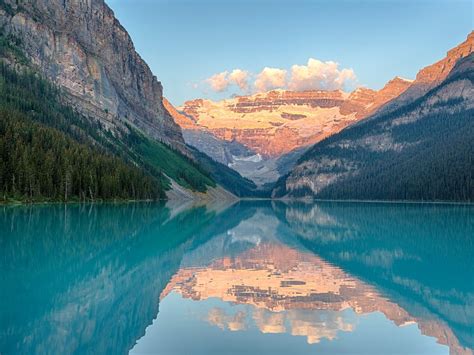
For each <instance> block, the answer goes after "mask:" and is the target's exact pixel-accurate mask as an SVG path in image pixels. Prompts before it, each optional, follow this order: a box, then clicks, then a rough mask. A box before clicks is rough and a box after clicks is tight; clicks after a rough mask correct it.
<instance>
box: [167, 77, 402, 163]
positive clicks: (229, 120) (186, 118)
mask: <svg viewBox="0 0 474 355" xmlns="http://www.w3.org/2000/svg"><path fill="white" fill-rule="evenodd" d="M409 85H410V81H408V80H404V79H401V78H395V79H393V80H391V81H390V82H388V83H387V85H386V86H385V87H384V88H383V89H381V90H380V91H374V90H371V89H366V88H358V89H356V90H355V91H354V92H352V93H345V92H343V91H340V90H336V91H322V90H313V91H304V92H293V91H285V90H274V91H270V92H266V93H259V94H255V95H251V96H240V97H236V98H232V99H228V100H223V101H220V102H213V101H211V100H204V99H197V100H193V101H187V102H185V104H184V105H183V107H180V108H179V111H180V112H178V114H179V115H178V116H177V115H176V114H173V116H174V117H175V120H176V122H177V123H178V124H179V125H180V126H181V128H182V129H183V130H184V131H185V132H186V131H199V132H202V131H204V132H207V133H211V134H212V135H214V136H215V137H217V138H219V139H221V140H224V141H228V142H233V141H236V142H238V143H241V144H242V145H244V146H245V147H247V148H248V149H250V150H251V151H253V152H255V153H258V154H260V155H261V156H262V157H264V158H275V157H278V156H280V155H282V154H285V153H288V152H290V151H292V150H294V149H296V148H300V147H302V146H307V145H310V144H314V143H316V142H318V141H320V140H322V139H324V138H325V137H327V136H330V135H331V134H334V133H335V132H338V131H340V130H341V129H343V128H344V127H346V126H348V125H350V124H352V123H354V122H356V121H358V120H360V119H362V118H364V117H367V115H369V114H370V113H372V112H374V111H375V110H376V109H377V108H378V107H380V106H381V105H382V104H384V103H386V102H387V101H388V100H390V99H392V98H394V97H396V96H398V95H399V94H400V93H401V92H403V91H404V90H405V89H406V88H407V87H408V86H409ZM197 148H198V149H201V150H203V149H206V147H205V146H203V147H201V146H199V145H198V146H197Z"/></svg>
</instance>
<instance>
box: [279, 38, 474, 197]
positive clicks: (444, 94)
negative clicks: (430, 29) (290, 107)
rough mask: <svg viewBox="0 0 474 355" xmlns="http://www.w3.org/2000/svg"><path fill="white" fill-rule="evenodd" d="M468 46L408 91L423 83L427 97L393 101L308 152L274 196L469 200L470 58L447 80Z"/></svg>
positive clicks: (473, 102) (473, 134)
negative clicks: (447, 70)
mask: <svg viewBox="0 0 474 355" xmlns="http://www.w3.org/2000/svg"><path fill="white" fill-rule="evenodd" d="M472 40H473V36H472V33H471V34H470V35H469V37H468V40H467V42H465V43H463V44H461V45H460V46H459V47H457V48H455V49H453V50H451V51H450V52H448V57H447V58H445V59H444V60H443V61H440V62H438V63H437V64H435V65H434V66H431V67H428V68H429V69H426V68H425V69H423V70H422V71H420V73H419V74H418V76H417V80H418V82H415V83H414V84H413V85H412V86H411V89H409V90H411V91H412V93H414V92H415V89H417V90H418V89H420V87H421V86H419V84H418V83H419V82H421V80H422V78H427V79H426V80H427V81H428V82H429V84H426V85H427V86H423V87H422V89H420V90H419V91H418V94H419V93H422V92H424V91H426V90H429V91H427V93H426V94H424V95H423V96H421V97H419V98H417V99H411V100H408V101H407V102H405V103H404V104H403V105H402V104H400V102H401V101H400V100H397V102H396V103H395V107H396V105H398V107H397V108H393V107H392V108H391V109H390V110H387V109H383V110H381V112H379V113H377V114H375V115H373V116H372V117H370V119H367V120H365V121H363V122H360V123H358V124H356V125H353V126H352V127H349V128H347V129H345V130H343V131H342V132H340V133H339V134H336V135H334V136H332V137H330V138H328V139H326V140H324V141H323V142H321V143H319V144H316V145H315V146H314V147H312V148H311V149H310V150H309V151H308V152H307V153H306V154H305V155H304V156H303V157H302V159H300V161H299V163H298V165H297V166H296V167H295V168H294V169H293V171H292V172H291V173H290V174H289V175H288V176H286V177H285V178H283V179H281V180H280V181H279V183H278V186H277V188H276V189H275V190H274V192H273V196H275V197H276V196H280V197H281V196H293V197H306V196H317V197H321V198H342V199H348V198H349V199H351V198H355V199H418V200H419V199H429V200H438V199H441V200H447V199H449V200H472V199H474V196H473V191H474V189H473V186H474V185H473V184H474V183H473V178H472V176H473V175H472V173H473V170H474V169H473V166H472V155H473V154H474V149H473V146H472V142H473V141H474V122H473V121H472V117H473V116H474V54H472V53H471V54H469V55H467V56H464V58H462V59H459V60H458V62H457V64H456V66H454V68H453V69H452V70H451V71H450V72H449V74H448V75H446V72H445V70H446V68H447V67H452V60H453V58H454V57H457V56H459V55H461V54H459V53H464V55H466V53H467V51H468V50H470V51H471V52H472ZM466 43H470V44H468V45H466ZM466 46H467V47H466ZM466 48H468V50H466ZM453 53H454V57H453ZM440 63H442V64H440ZM443 77H444V80H443V81H441V83H439V84H438V85H437V86H435V87H434V88H431V89H429V87H432V85H435V84H436V83H437V82H438V80H439V78H443ZM420 85H421V84H420ZM423 85H425V84H423ZM427 88H428V89H427ZM413 97H415V96H413ZM413 100H414V101H413Z"/></svg>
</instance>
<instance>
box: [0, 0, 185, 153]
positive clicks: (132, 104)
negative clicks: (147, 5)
mask: <svg viewBox="0 0 474 355" xmlns="http://www.w3.org/2000/svg"><path fill="white" fill-rule="evenodd" d="M0 11H1V13H0V28H2V32H3V35H4V36H5V37H13V38H15V40H16V41H17V42H18V43H19V44H20V47H21V49H22V50H23V51H24V53H25V55H26V57H27V58H28V59H29V60H30V61H31V62H32V64H33V65H34V66H35V67H36V68H37V69H38V71H39V72H41V74H42V75H43V76H44V77H45V78H47V79H49V80H51V81H52V82H54V83H55V84H56V85H58V86H60V87H61V88H62V89H63V93H64V94H65V99H66V100H67V102H68V103H69V104H70V105H71V106H73V107H74V108H75V109H77V110H78V111H79V112H81V113H82V114H84V115H86V116H93V117H94V118H95V119H98V120H99V121H100V122H101V123H102V124H103V125H104V126H105V127H107V128H110V129H112V130H115V129H117V128H122V129H126V127H125V125H124V122H127V123H130V124H133V125H135V126H136V127H138V128H139V129H141V130H143V131H144V132H145V133H146V134H147V135H149V136H150V137H152V138H154V139H157V140H159V141H161V142H164V143H166V144H168V145H171V146H172V147H173V148H175V149H178V150H184V141H183V138H182V136H181V132H180V129H179V127H178V126H177V125H176V124H175V123H174V121H173V119H172V118H171V117H170V116H169V114H168V112H167V111H166V110H165V109H164V107H163V103H162V98H163V88H162V85H161V83H160V82H159V81H158V80H157V78H156V77H155V76H154V75H153V74H152V72H151V70H150V69H149V67H148V65H147V64H146V63H145V62H144V61H143V59H142V58H141V57H140V56H139V54H138V53H137V52H136V51H135V49H134V45H133V42H132V40H131V38H130V36H129V35H128V33H127V31H126V30H125V29H124V28H123V27H122V26H121V24H120V23H119V21H118V20H117V19H116V18H115V16H114V13H113V11H112V10H111V9H110V8H109V7H108V6H107V4H106V3H105V2H104V1H103V0H77V1H63V0H25V1H21V2H18V1H16V0H2V1H1V6H0Z"/></svg>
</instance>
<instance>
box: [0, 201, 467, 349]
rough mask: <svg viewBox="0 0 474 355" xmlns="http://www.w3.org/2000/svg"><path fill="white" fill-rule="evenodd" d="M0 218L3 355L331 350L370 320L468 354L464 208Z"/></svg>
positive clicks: (293, 208) (58, 213) (85, 209)
mask: <svg viewBox="0 0 474 355" xmlns="http://www.w3.org/2000/svg"><path fill="white" fill-rule="evenodd" d="M0 226H1V231H2V235H1V238H0V243H1V254H0V255H1V259H0V260H1V265H0V266H1V276H0V277H1V279H0V282H1V289H2V294H1V296H2V297H1V298H2V299H1V306H0V307H1V308H0V317H1V318H0V319H1V330H0V353H2V354H20V353H21V354H27V353H39V354H41V353H51V352H54V353H63V354H67V353H94V354H101V353H113V354H116V353H127V352H128V351H129V350H132V352H137V353H143V352H153V353H169V352H172V353H175V352H174V351H171V350H177V349H178V348H180V349H182V352H181V353H189V351H187V352H186V351H185V349H186V348H185V346H186V344H187V342H189V346H190V347H189V349H191V350H192V353H195V354H199V353H205V354H209V353H219V351H217V350H216V349H221V348H219V346H224V348H222V349H228V350H229V351H231V350H235V352H239V350H238V348H237V346H245V342H243V343H242V342H236V341H234V342H232V345H233V346H236V348H235V349H234V348H225V346H229V345H228V341H229V338H226V336H228V335H232V336H237V335H238V334H247V338H246V339H249V340H247V342H248V346H249V347H255V346H260V348H259V349H262V348H261V346H262V344H266V345H268V346H270V343H265V342H264V340H257V338H255V337H256V336H257V335H256V333H258V334H261V335H263V334H265V335H275V336H277V335H289V336H290V337H291V336H292V338H294V339H300V340H301V341H302V342H303V343H304V344H306V345H305V346H313V347H314V346H319V345H321V346H323V345H324V346H326V345H327V344H329V343H331V344H335V343H337V342H338V341H342V340H343V339H345V341H347V339H349V338H347V336H346V335H350V334H356V333H357V332H366V333H367V332H368V333H367V334H368V336H369V339H370V335H371V333H370V332H373V329H371V328H367V327H366V326H364V324H367V323H366V320H367V317H369V316H373V315H375V316H377V317H379V318H376V321H375V323H374V324H381V323H380V322H382V321H383V320H384V319H386V320H388V322H390V323H391V324H394V325H396V326H397V327H402V328H403V327H404V326H409V327H418V329H419V332H421V334H424V335H426V336H429V337H431V338H433V339H435V340H436V342H438V343H439V344H444V345H447V346H448V347H449V351H450V353H451V354H472V348H473V346H474V336H473V329H474V322H473V319H474V282H472V275H473V272H474V270H473V268H474V265H473V263H472V261H471V258H472V255H473V252H474V240H472V235H474V207H472V206H461V205H414V204H410V205H404V204H359V203H352V204H351V203H318V204H286V203H282V202H266V201H246V202H241V203H237V204H235V205H232V206H227V205H220V206H219V205H207V206H194V205H187V204H185V205H181V204H178V205H176V206H172V205H170V204H168V205H166V206H164V205H161V204H147V203H143V204H117V205H113V204H111V205H108V204H104V205H68V206H63V205H54V206H29V207H4V208H3V209H2V210H1V211H0ZM180 314H181V316H182V319H181V318H179V317H180V316H179V315H180ZM364 322H365V323H364ZM205 327H209V329H207V328H205ZM402 328H399V329H402ZM154 329H155V330H156V332H154ZM213 329H214V331H215V330H217V331H219V332H220V333H217V334H216V333H213ZM403 329H405V328H403ZM254 330H255V332H254ZM206 332H207V333H206ZM250 332H253V333H250ZM160 334H161V335H160ZM198 334H199V335H198ZM205 334H209V336H208V337H206V335H205ZM226 334H228V335H226ZM250 334H253V335H252V337H250ZM357 334H361V333H357ZM419 336H420V335H416V334H415V335H414V337H415V338H413V339H415V340H410V341H417V339H418V338H416V337H419ZM154 337H155V338H156V339H154ZM221 338H222V339H227V340H220V339H221ZM252 339H253V340H252ZM272 339H273V340H272V341H274V342H275V344H279V345H278V346H280V345H281V343H278V342H277V340H276V339H275V338H272ZM394 339H395V340H396V339H397V338H396V337H395V338H394ZM410 339H412V338H410ZM427 339H428V338H427ZM375 340H376V339H374V341H375ZM287 341H288V340H287ZM262 342H264V343H262ZM165 343H166V344H168V346H169V347H168V348H164V346H165V345H166V344H165ZM178 344H179V346H180V347H179V346H178ZM238 344H240V345H238ZM242 344H243V345H242ZM433 344H434V341H433ZM413 345H414V344H412V343H408V345H407V346H413ZM199 346H201V347H203V348H202V351H199V349H200V348H199ZM206 346H207V347H206ZM288 346H289V347H290V345H288ZM292 346H294V344H293V343H291V347H292ZM269 348H270V347H269ZM170 349H171V350H170ZM183 349H184V350H183ZM239 349H240V348H239ZM242 349H243V348H242ZM255 349H256V348H255ZM281 349H282V348H280V351H283V350H281ZM321 349H323V348H321ZM160 350H161V351H160ZM242 351H243V350H242ZM255 351H256V350H255ZM295 351H296V350H295ZM305 351H307V350H305ZM177 352H178V351H177ZM224 352H225V351H224ZM296 352H298V351H296ZM302 352H303V351H302ZM327 352H329V350H328V351H327ZM178 353H179V352H178Z"/></svg>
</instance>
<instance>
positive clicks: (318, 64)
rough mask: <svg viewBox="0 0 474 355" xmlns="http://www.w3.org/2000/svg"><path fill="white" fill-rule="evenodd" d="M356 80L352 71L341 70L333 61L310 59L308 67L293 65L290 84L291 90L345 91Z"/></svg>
mask: <svg viewBox="0 0 474 355" xmlns="http://www.w3.org/2000/svg"><path fill="white" fill-rule="evenodd" d="M355 80H356V76H355V73H354V71H353V70H352V69H342V70H340V69H339V64H338V63H336V62H333V61H328V62H322V61H320V60H318V59H314V58H309V59H308V63H307V65H296V64H295V65H293V66H292V67H291V77H290V81H289V83H288V88H289V89H290V90H295V91H301V90H314V89H321V90H336V89H343V88H344V87H345V86H346V85H350V84H351V83H353V82H354V81H355Z"/></svg>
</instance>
